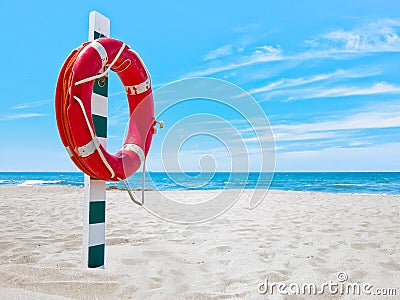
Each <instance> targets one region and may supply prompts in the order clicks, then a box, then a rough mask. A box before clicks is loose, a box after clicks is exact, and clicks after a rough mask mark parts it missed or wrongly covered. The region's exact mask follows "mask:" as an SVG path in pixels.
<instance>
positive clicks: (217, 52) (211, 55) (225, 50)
mask: <svg viewBox="0 0 400 300" xmlns="http://www.w3.org/2000/svg"><path fill="white" fill-rule="evenodd" d="M232 52H233V49H232V45H224V46H221V47H219V48H217V49H214V50H211V51H210V52H208V53H207V54H206V56H205V57H204V60H205V61H207V60H213V59H216V58H220V57H224V56H228V55H231V54H232Z"/></svg>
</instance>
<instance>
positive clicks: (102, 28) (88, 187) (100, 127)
mask: <svg viewBox="0 0 400 300" xmlns="http://www.w3.org/2000/svg"><path fill="white" fill-rule="evenodd" d="M109 36H110V20H109V19H108V18H106V17H105V16H103V15H101V14H100V13H98V12H97V11H92V12H90V15H89V41H93V40H95V39H98V38H99V37H109ZM107 97H108V77H107V76H106V77H105V78H101V79H98V80H96V81H95V83H94V87H93V95H92V117H93V123H94V128H95V130H96V135H97V137H98V139H99V141H100V143H101V144H102V145H103V146H104V147H106V145H107V116H108V98H107ZM84 183H85V187H84V190H85V192H84V193H85V204H84V217H83V263H84V265H85V266H86V267H88V268H104V261H105V225H106V223H105V217H106V182H105V181H103V180H97V179H94V178H91V177H90V176H88V175H85V179H84Z"/></svg>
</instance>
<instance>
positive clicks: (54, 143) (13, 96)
mask: <svg viewBox="0 0 400 300" xmlns="http://www.w3.org/2000/svg"><path fill="white" fill-rule="evenodd" d="M92 10H98V11H99V12H101V13H103V14H105V15H106V16H107V17H109V18H110V19H111V35H112V37H115V38H118V39H121V40H123V41H125V42H126V43H127V44H128V45H130V46H131V47H132V48H134V49H135V50H136V51H137V52H138V53H139V54H140V55H141V57H142V58H143V60H144V62H145V63H146V66H147V67H148V69H149V71H150V73H151V75H152V78H153V84H154V86H155V88H158V87H160V86H162V85H164V84H166V83H169V82H171V81H175V80H179V79H184V78H190V77H198V76H200V77H213V78H218V79H224V80H227V81H230V82H232V83H234V84H236V85H238V86H239V87H241V88H242V89H244V90H246V91H248V92H249V93H250V94H251V95H252V96H253V97H254V99H255V100H256V101H257V102H258V103H259V105H260V106H261V108H262V109H263V111H264V112H265V114H266V116H267V117H268V119H269V122H270V124H271V126H272V130H273V132H274V134H275V141H276V151H277V152H276V168H277V170H278V171H353V170H356V171H357V170H358V171H370V170H383V171H399V170H400V158H399V157H400V156H399V155H398V153H400V141H399V134H400V76H399V70H400V53H399V52H400V17H399V13H398V12H399V11H400V2H399V1H394V0H393V1H381V2H377V1H367V0H363V1H245V2H238V3H234V2H232V1H196V2H194V1H192V2H189V1H148V2H143V1H142V2H138V1H114V2H113V3H112V4H111V2H110V1H92V2H90V1H85V2H83V1H69V2H58V1H41V2H32V1H25V2H23V1H3V2H2V3H1V4H0V24H1V27H2V47H1V48H0V51H1V52H0V53H1V54H2V57H3V59H2V72H1V73H0V82H1V101H0V136H1V139H0V170H2V171H7V170H10V171H11V170H14V171H15V170H20V171H25V170H31V171H60V170H65V171H74V170H77V169H76V168H75V167H74V165H73V164H72V163H71V162H70V161H69V158H68V156H67V154H66V152H65V150H64V149H63V147H62V144H61V141H60V139H59V137H58V131H57V128H56V123H55V117H54V99H53V98H54V88H55V84H56V80H57V76H58V72H59V69H60V67H61V65H62V63H63V61H64V59H65V58H66V56H67V55H68V54H69V52H70V51H71V50H72V49H73V48H75V47H77V46H78V45H80V44H81V43H82V42H84V41H86V39H87V31H88V29H87V27H88V15H89V12H90V11H92ZM121 91H123V87H122V86H121V84H120V83H119V82H118V80H117V79H116V78H115V76H111V86H110V95H111V96H110V107H109V127H108V131H109V149H110V150H111V151H116V150H118V149H119V147H120V145H121V141H122V138H123V134H124V131H125V124H126V122H127V120H128V116H127V115H126V109H127V104H126V100H125V96H124V95H123V93H121ZM155 100H156V106H157V99H155ZM196 113H208V114H215V115H217V116H218V115H221V116H222V117H223V118H224V120H226V121H227V122H228V123H230V124H232V125H233V126H235V127H236V128H237V130H238V131H239V132H240V133H243V132H245V131H246V128H245V126H242V125H241V124H243V123H241V120H240V118H239V116H238V115H236V114H234V113H229V112H224V111H223V110H220V109H219V108H217V107H213V106H212V105H204V103H201V101H198V102H193V105H191V106H190V107H186V106H184V105H183V106H182V107H181V108H179V107H176V112H171V113H170V114H165V115H164V116H163V118H164V122H165V123H166V127H167V129H165V130H164V133H160V134H158V135H156V136H155V138H154V143H153V145H152V149H151V153H150V154H149V160H148V166H149V168H150V170H162V160H161V158H160V151H161V149H162V147H163V146H162V145H163V138H164V137H165V136H166V135H167V133H168V127H170V128H172V127H173V126H174V124H175V122H177V121H178V119H179V118H184V117H185V116H187V115H191V114H196ZM177 116H179V118H178V117H177ZM193 126H194V125H193ZM193 130H194V127H193V128H192V127H190V126H189V127H187V132H185V134H186V135H190V133H191V132H192V131H193ZM247 138H249V137H244V139H245V140H246V139H247ZM224 142H227V143H229V141H224ZM246 143H247V140H246ZM248 148H249V149H250V152H251V151H252V150H253V149H252V145H251V143H249V144H248ZM165 151H166V152H168V151H174V150H173V149H165ZM224 153H225V154H224ZM207 154H211V155H213V156H214V157H215V159H216V162H217V165H218V169H219V170H224V169H227V168H228V164H229V161H228V160H226V149H225V148H224V146H223V143H221V142H219V141H217V140H215V139H213V138H210V137H207V136H203V137H201V136H196V137H194V138H193V139H192V140H190V141H189V140H188V141H187V142H186V143H185V144H184V145H183V146H182V148H181V152H180V154H179V158H180V161H181V166H182V167H183V168H184V169H185V170H197V169H198V168H199V159H200V158H201V157H202V156H204V155H207ZM255 161H257V160H255ZM206 163H207V162H206ZM251 169H254V170H256V169H257V167H256V166H253V165H252V166H251Z"/></svg>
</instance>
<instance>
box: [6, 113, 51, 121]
mask: <svg viewBox="0 0 400 300" xmlns="http://www.w3.org/2000/svg"><path fill="white" fill-rule="evenodd" d="M44 116H46V115H45V114H37V113H26V114H14V115H8V116H5V117H0V121H11V120H19V119H27V118H36V117H44Z"/></svg>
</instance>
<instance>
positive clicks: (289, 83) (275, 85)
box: [249, 69, 378, 94]
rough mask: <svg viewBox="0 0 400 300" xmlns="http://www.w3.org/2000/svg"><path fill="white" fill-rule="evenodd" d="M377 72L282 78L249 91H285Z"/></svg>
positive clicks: (366, 75) (335, 73)
mask: <svg viewBox="0 0 400 300" xmlns="http://www.w3.org/2000/svg"><path fill="white" fill-rule="evenodd" d="M377 74H378V72H376V71H375V72H371V71H367V70H362V71H361V70H341V69H339V70H337V71H334V72H330V73H325V74H317V75H314V76H309V77H299V78H283V79H280V80H278V81H275V82H271V83H269V84H267V85H265V86H262V87H258V88H254V89H252V90H250V91H249V93H251V94H257V93H261V92H266V91H271V90H275V89H286V88H289V87H296V86H302V85H307V84H311V83H315V82H320V81H326V80H329V79H338V78H340V79H343V78H365V77H369V76H373V75H377Z"/></svg>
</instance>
